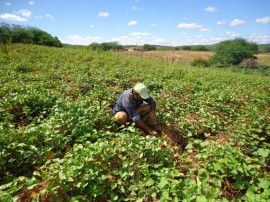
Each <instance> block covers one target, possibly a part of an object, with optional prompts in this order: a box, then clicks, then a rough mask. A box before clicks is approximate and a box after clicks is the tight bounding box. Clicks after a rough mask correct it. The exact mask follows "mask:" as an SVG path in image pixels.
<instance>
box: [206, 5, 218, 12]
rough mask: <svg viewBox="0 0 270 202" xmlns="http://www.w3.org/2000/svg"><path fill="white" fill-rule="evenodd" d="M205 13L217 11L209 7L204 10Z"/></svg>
mask: <svg viewBox="0 0 270 202" xmlns="http://www.w3.org/2000/svg"><path fill="white" fill-rule="evenodd" d="M205 11H206V12H209V13H214V12H217V9H216V8H215V7H212V6H209V7H207V8H206V9H205Z"/></svg>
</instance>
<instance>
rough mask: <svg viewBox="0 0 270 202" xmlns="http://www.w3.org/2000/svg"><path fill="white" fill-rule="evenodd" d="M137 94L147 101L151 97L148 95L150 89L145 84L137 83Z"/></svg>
mask: <svg viewBox="0 0 270 202" xmlns="http://www.w3.org/2000/svg"><path fill="white" fill-rule="evenodd" d="M133 89H134V90H135V92H136V93H138V94H139V95H140V96H141V97H142V98H143V99H147V98H149V97H150V95H149V94H148V89H147V87H146V85H144V84H143V83H137V84H136V85H135V86H134V88H133Z"/></svg>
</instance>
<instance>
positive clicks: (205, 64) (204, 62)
mask: <svg viewBox="0 0 270 202" xmlns="http://www.w3.org/2000/svg"><path fill="white" fill-rule="evenodd" d="M190 64H191V65H192V66H194V67H197V66H200V67H209V66H210V63H209V61H208V60H206V59H204V58H196V59H194V60H192V61H191V63H190Z"/></svg>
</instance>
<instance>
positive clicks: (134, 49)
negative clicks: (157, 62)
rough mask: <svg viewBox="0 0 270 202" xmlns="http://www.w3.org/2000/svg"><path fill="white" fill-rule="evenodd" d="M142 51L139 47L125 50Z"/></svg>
mask: <svg viewBox="0 0 270 202" xmlns="http://www.w3.org/2000/svg"><path fill="white" fill-rule="evenodd" d="M142 50H143V49H142V48H140V47H129V48H127V51H142Z"/></svg>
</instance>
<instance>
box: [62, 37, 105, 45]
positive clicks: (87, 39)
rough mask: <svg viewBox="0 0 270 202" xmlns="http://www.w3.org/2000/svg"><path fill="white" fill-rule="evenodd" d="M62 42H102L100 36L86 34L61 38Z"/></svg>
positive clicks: (77, 43)
mask: <svg viewBox="0 0 270 202" xmlns="http://www.w3.org/2000/svg"><path fill="white" fill-rule="evenodd" d="M61 42H62V43H67V44H73V45H90V44H91V43H93V42H97V43H100V42H101V37H100V36H86V37H82V36H80V35H72V36H69V37H68V40H61Z"/></svg>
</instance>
